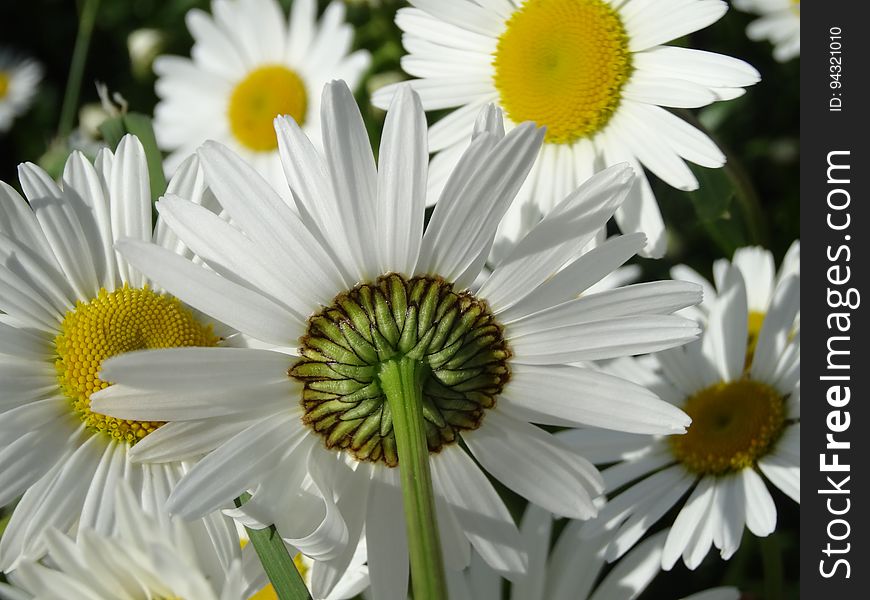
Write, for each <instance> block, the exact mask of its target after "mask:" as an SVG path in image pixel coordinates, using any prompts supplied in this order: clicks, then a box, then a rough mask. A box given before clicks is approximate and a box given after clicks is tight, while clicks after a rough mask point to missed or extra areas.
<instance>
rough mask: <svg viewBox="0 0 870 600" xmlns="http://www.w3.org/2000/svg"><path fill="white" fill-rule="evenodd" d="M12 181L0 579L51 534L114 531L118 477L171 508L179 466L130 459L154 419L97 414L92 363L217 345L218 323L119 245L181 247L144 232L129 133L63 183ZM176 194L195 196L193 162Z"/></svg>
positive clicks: (5, 284)
mask: <svg viewBox="0 0 870 600" xmlns="http://www.w3.org/2000/svg"><path fill="white" fill-rule="evenodd" d="M19 174H20V179H21V186H22V188H23V190H24V194H25V195H26V196H27V199H28V201H29V204H28V202H26V201H25V200H24V199H23V198H22V197H21V196H20V195H19V194H18V193H17V192H16V191H15V190H14V189H13V188H12V187H11V186H9V185H7V184H6V183H2V182H0V310H2V313H3V314H2V316H0V506H5V505H7V504H9V503H11V502H13V501H14V500H15V499H16V498H18V497H19V496H22V494H23V497H22V498H21V500H20V501H19V502H18V504H17V506H16V507H15V510H14V512H13V513H12V517H11V520H10V521H9V525H8V527H7V528H6V531H5V533H4V534H3V538H2V541H0V568H2V569H3V570H4V571H7V570H9V569H11V568H14V567H15V566H16V564H17V563H18V562H19V561H20V559H22V558H38V557H39V556H40V555H41V554H42V553H43V552H44V550H45V543H44V539H43V537H42V535H41V533H42V532H43V531H45V530H46V529H48V528H52V527H53V528H57V529H59V530H61V531H63V532H66V531H68V530H70V529H72V528H76V527H77V528H78V530H80V531H81V530H84V529H95V530H96V531H98V532H108V531H110V530H111V528H112V525H113V523H114V514H115V510H114V500H115V496H114V488H115V486H116V484H117V482H118V481H119V480H121V479H124V480H126V481H128V482H129V483H130V485H131V487H132V489H133V492H134V493H135V494H137V495H138V496H140V497H142V498H143V502H150V503H157V502H158V501H159V500H158V499H157V497H158V496H159V495H160V494H162V497H163V500H164V501H165V498H166V496H167V495H168V493H169V489H171V488H172V487H173V486H174V485H175V483H176V482H177V481H178V480H179V479H180V478H181V476H182V473H183V472H184V466H183V465H181V464H179V463H167V464H161V465H155V466H150V465H140V464H134V463H132V462H130V459H129V452H130V449H131V448H132V447H133V446H134V445H135V444H136V443H137V442H139V441H141V440H143V439H145V438H147V437H148V435H150V434H152V433H153V432H154V431H156V430H157V429H158V428H159V427H160V425H161V423H159V422H153V421H131V420H124V419H115V418H111V417H106V416H104V415H101V414H97V413H95V412H94V411H93V410H92V408H91V405H90V397H91V394H92V393H94V392H95V391H97V390H99V389H102V388H105V387H106V386H107V385H108V383H106V382H104V381H101V380H100V379H99V377H98V372H99V369H100V363H101V361H102V360H103V359H104V358H106V357H107V356H112V355H114V354H119V353H122V352H126V351H129V350H136V349H141V348H166V347H172V346H192V345H202V346H214V345H216V344H218V343H219V341H220V335H221V333H223V330H224V329H225V328H223V327H222V329H221V330H217V329H215V328H214V326H213V325H211V324H209V322H208V321H205V320H203V319H201V318H200V316H199V315H197V314H195V313H194V312H193V311H192V310H190V309H189V308H187V307H185V306H184V305H183V304H181V303H180V302H179V301H178V300H177V299H175V298H173V297H171V296H169V295H166V294H164V293H162V292H161V291H160V288H159V287H157V286H156V285H154V283H153V282H151V280H149V279H148V278H147V277H145V276H143V275H142V274H141V273H140V272H139V271H137V270H136V269H135V268H134V267H133V266H131V265H130V264H129V263H128V262H127V261H126V260H125V259H124V258H123V257H121V256H120V255H118V254H117V253H116V252H115V250H114V248H113V243H114V241H115V240H116V239H118V238H121V237H123V238H133V239H138V240H143V241H144V240H148V241H151V240H152V239H153V240H154V241H155V242H156V243H157V244H159V245H160V246H161V247H163V248H169V249H171V250H167V252H179V253H183V252H184V246H183V245H182V244H180V243H179V242H178V240H177V238H176V237H175V236H174V235H173V234H172V233H171V232H168V231H167V230H165V228H164V227H162V226H159V225H158V228H157V231H156V233H155V234H154V236H153V237H152V228H151V197H150V191H149V184H148V172H147V167H146V163H145V155H144V153H143V150H142V146H141V145H140V144H139V141H138V140H137V139H136V138H134V137H129V136H128V137H126V138H124V139H123V140H122V141H121V143H120V144H119V146H118V150H117V153H115V154H114V155H113V154H112V153H111V152H110V151H108V150H105V149H104V150H101V151H100V153H99V154H98V156H97V160H96V164H93V165H92V164H91V163H89V162H88V161H87V160H86V159H85V158H84V157H83V155H81V154H80V153H78V152H76V153H73V154H72V156H71V157H70V158H69V160H68V161H67V163H66V167H65V169H64V172H63V181H62V185H61V186H58V185H57V184H56V183H55V182H54V181H52V180H51V178H49V176H48V175H47V174H46V173H45V172H44V171H42V170H41V169H40V168H38V167H36V166H34V165H32V164H29V163H27V164H23V165H21V166H20V167H19ZM170 188H172V189H173V190H174V191H176V192H179V193H184V194H188V195H189V196H190V197H191V198H192V199H193V200H194V201H200V200H201V198H202V178H201V176H200V177H197V175H196V170H195V161H194V160H191V161H188V163H186V164H185V165H184V167H183V168H182V169H181V170H180V171H179V174H178V177H176V178H175V179H174V180H173V183H172V184H171V185H170ZM173 255H174V256H179V255H178V254H173ZM223 335H227V334H223ZM224 521H225V519H223V518H220V517H216V516H210V517H209V520H208V521H207V522H206V523H205V524H204V525H203V526H204V527H206V528H207V529H209V531H210V532H211V533H210V535H214V536H224V537H226V536H235V532H234V531H233V530H232V529H229V530H228V529H227V528H228V527H230V526H229V525H227V524H226V523H225V522H224ZM227 558H228V559H229V558H230V555H228V556H227Z"/></svg>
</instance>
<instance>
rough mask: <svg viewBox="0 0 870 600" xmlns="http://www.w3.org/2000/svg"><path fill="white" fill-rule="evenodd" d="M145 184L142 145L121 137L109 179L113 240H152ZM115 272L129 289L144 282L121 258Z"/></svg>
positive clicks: (146, 170)
mask: <svg viewBox="0 0 870 600" xmlns="http://www.w3.org/2000/svg"><path fill="white" fill-rule="evenodd" d="M148 181H149V179H148V165H147V164H146V162H145V150H144V149H143V148H142V144H141V143H140V142H139V140H138V139H137V138H135V137H133V136H131V135H127V136H124V138H123V139H122V140H121V142H120V143H119V144H118V149H117V150H116V151H115V160H114V166H113V168H112V176H111V178H110V180H109V197H110V203H111V213H112V232H113V234H114V236H115V241H117V240H120V239H125V238H129V239H133V240H138V241H142V242H150V241H151V188H150V186H149V183H148ZM118 271H119V272H120V274H121V279H122V281H126V282H128V283H129V284H130V285H131V286H132V287H142V285H143V284H144V283H145V281H144V280H143V279H142V275H141V273H138V272H136V271H135V270H132V269H130V268H129V267H128V266H127V263H126V261H124V260H123V258H121V257H120V256H119V257H118Z"/></svg>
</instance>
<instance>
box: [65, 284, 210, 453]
mask: <svg viewBox="0 0 870 600" xmlns="http://www.w3.org/2000/svg"><path fill="white" fill-rule="evenodd" d="M218 341H219V338H218V337H217V336H215V335H214V333H213V332H212V326H211V325H206V326H203V325H201V324H200V323H199V322H198V321H197V320H196V319H195V318H194V316H193V313H191V311H190V310H188V309H187V308H185V307H184V306H183V305H182V304H181V302H179V301H178V300H177V299H175V298H173V297H172V296H167V295H164V294H158V293H156V292H154V291H152V290H150V289H148V287H145V288H142V289H133V288H130V287H128V286H127V285H124V287H123V288H121V289H118V290H115V291H114V292H107V291H106V290H105V289H101V290H100V293H99V294H98V295H97V297H96V298H94V299H93V300H91V301H90V302H87V303H85V302H81V301H79V302H78V303H77V304H76V307H75V308H74V309H73V310H71V311H69V312H67V313H66V316H65V317H64V319H63V323H61V326H60V332H59V333H58V334H57V337H55V339H54V343H55V347H56V350H57V359H56V360H55V367H56V369H57V380H58V383H59V384H60V387H61V390H62V391H63V393H64V394H65V395H66V396H67V397H68V398H69V399H70V401H71V403H72V408H73V410H74V411H75V413H76V414H78V415H79V417H80V418H81V420H82V421H84V422H85V423H86V424H87V426H88V427H89V428H90V429H91V430H93V431H99V432H103V433H105V434H107V435H109V436H111V437H112V438H115V439H117V440H121V441H126V442H130V443H135V442H137V441H138V440H140V439H141V438H143V437H145V436H146V435H148V434H149V433H151V432H152V431H154V430H155V429H157V428H158V427H160V425H162V423H161V422H157V421H128V420H124V419H116V418H114V417H108V416H105V415H101V414H97V413H94V412H91V408H90V406H91V394H93V393H95V392H98V391H99V390H101V389H103V388H106V387H108V386H109V385H110V384H108V383H106V382H105V381H102V380H101V379H100V377H99V372H100V365H101V364H102V362H103V360H104V359H106V358H109V357H111V356H115V355H117V354H123V353H124V352H130V351H133V350H144V349H149V348H176V347H180V346H214V345H216V344H217V343H218Z"/></svg>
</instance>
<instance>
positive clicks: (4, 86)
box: [0, 71, 9, 100]
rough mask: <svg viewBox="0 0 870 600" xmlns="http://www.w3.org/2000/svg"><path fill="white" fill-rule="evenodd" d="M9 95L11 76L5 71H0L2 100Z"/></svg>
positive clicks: (0, 94) (0, 96)
mask: <svg viewBox="0 0 870 600" xmlns="http://www.w3.org/2000/svg"><path fill="white" fill-rule="evenodd" d="M8 93H9V74H8V73H6V72H5V71H0V100H2V99H3V98H5V97H6V94H8Z"/></svg>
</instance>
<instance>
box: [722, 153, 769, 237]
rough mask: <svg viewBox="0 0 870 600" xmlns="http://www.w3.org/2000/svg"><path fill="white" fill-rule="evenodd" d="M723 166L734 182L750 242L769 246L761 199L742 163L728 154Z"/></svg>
mask: <svg viewBox="0 0 870 600" xmlns="http://www.w3.org/2000/svg"><path fill="white" fill-rule="evenodd" d="M724 168H725V173H726V174H727V175H728V177H730V178H731V181H732V182H733V183H734V191H735V194H734V195H735V197H736V198H737V202H738V203H739V204H740V210H741V212H743V216H744V218H745V219H746V224H747V227H748V228H749V235H750V236H751V238H752V242H753V243H754V244H758V245H760V246H764V247H765V248H769V247H770V245H769V242H770V239H769V236H768V227H767V218H766V217H765V214H764V211H763V210H762V209H761V201H760V200H759V198H758V193H757V192H756V191H755V186H753V185H752V181H751V180H750V179H749V176H748V175H747V174H746V170H745V169H744V168H743V165H742V164H741V163H740V161H739V160H738V159H737V158H736V157H735V156H734V155H733V154H729V155H728V162H727V163H726V164H725V167H724Z"/></svg>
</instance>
